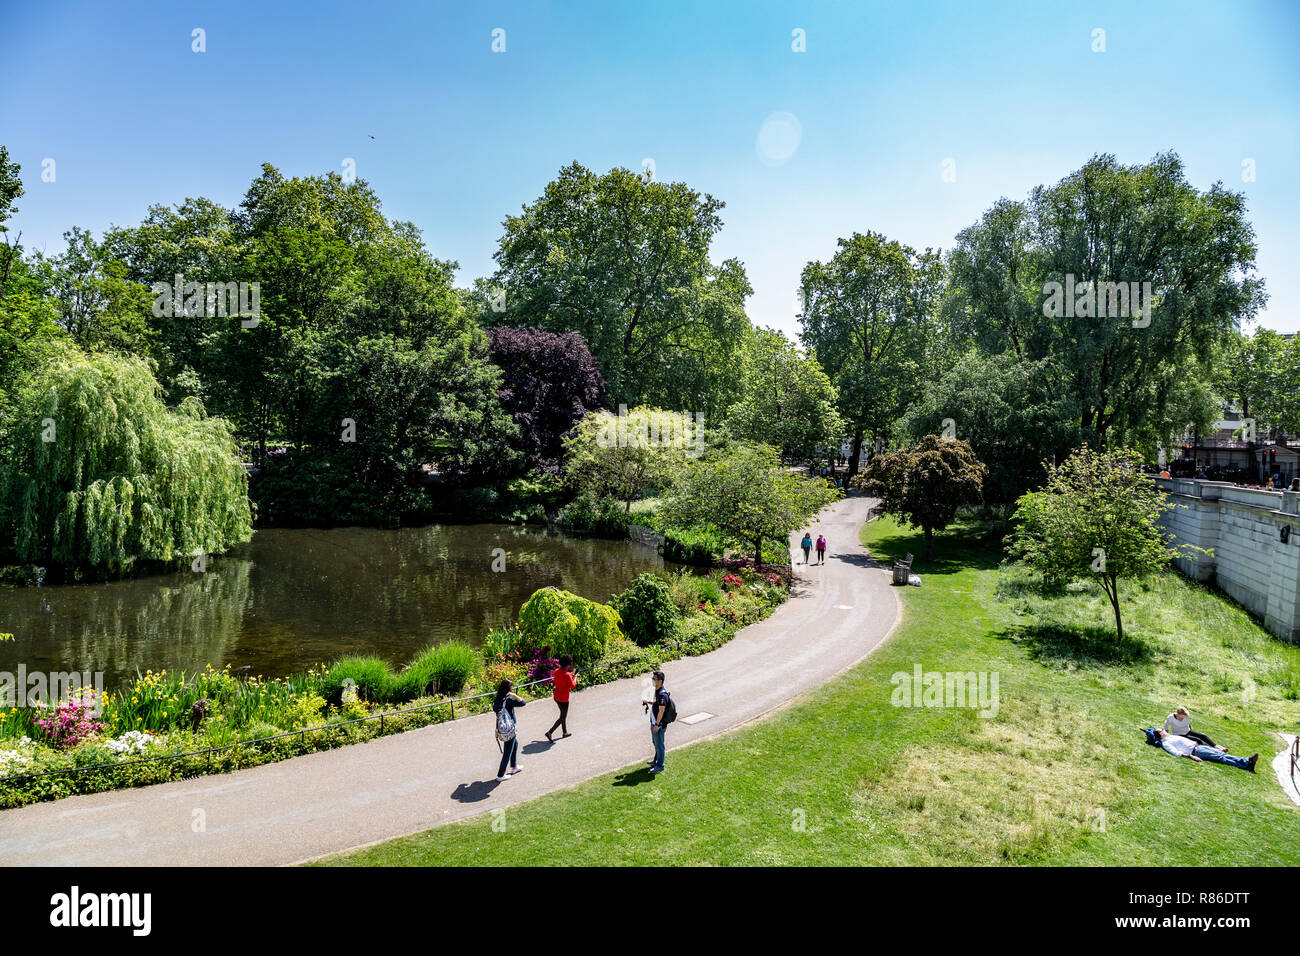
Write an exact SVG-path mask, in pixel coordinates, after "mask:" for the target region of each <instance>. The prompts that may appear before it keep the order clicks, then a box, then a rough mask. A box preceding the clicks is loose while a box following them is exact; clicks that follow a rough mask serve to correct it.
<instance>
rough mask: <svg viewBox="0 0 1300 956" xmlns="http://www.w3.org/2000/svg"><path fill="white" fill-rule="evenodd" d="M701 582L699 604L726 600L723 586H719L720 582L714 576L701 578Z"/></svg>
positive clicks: (718, 602)
mask: <svg viewBox="0 0 1300 956" xmlns="http://www.w3.org/2000/svg"><path fill="white" fill-rule="evenodd" d="M699 582H700V584H699V596H700V600H699V601H698V602H697V603H698V604H721V603H722V602H723V601H724V600H725V598H724V597H723V594H722V588H720V587H718V582H717V581H715V580H713V578H700V579H699Z"/></svg>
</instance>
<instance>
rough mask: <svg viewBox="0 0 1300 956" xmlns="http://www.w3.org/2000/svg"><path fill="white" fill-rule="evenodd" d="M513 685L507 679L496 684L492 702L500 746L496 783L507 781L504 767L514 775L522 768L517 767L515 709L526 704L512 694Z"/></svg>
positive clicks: (517, 730)
mask: <svg viewBox="0 0 1300 956" xmlns="http://www.w3.org/2000/svg"><path fill="white" fill-rule="evenodd" d="M514 689H515V683H514V681H512V680H510V679H509V678H506V679H503V680H502V681H501V683H499V684H497V697H496V700H494V701H493V702H492V712H493V713H495V714H496V715H497V743H498V744H499V745H500V746H501V766H500V767H498V768H497V783H501V782H502V781H503V780H509V779H510V778H509V776H508V775H507V774H506V765H507V764H509V765H510V773H512V774H515V773H519V771H521V770H523V769H524V768H523V767H521V766H519V728H518V724H516V723H515V708H516V707H523V706H524V705H525V704H526V703H528V702H527V701H526V700H524V699H523V698H522V697H520V696H519V695H518V694H516V693H514Z"/></svg>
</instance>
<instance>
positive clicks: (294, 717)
mask: <svg viewBox="0 0 1300 956" xmlns="http://www.w3.org/2000/svg"><path fill="white" fill-rule="evenodd" d="M324 708H325V698H324V697H321V696H320V695H319V694H295V695H294V696H293V698H292V700H291V701H290V702H289V704H288V705H287V706H286V707H284V708H283V709H282V710H281V712H280V715H281V719H282V720H283V721H284V723H285V729H286V730H298V729H300V728H302V727H315V726H316V725H317V724H320V723H322V722H323V721H322V719H321V713H320V712H321V711H322V710H323V709H324Z"/></svg>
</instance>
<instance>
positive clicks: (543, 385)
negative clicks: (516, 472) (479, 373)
mask: <svg viewBox="0 0 1300 956" xmlns="http://www.w3.org/2000/svg"><path fill="white" fill-rule="evenodd" d="M490 336H491V345H490V346H489V349H488V357H489V358H490V359H491V360H492V364H493V365H495V366H497V367H498V368H499V369H501V375H502V380H501V392H500V398H501V405H502V407H503V408H504V409H505V410H506V412H507V413H508V414H510V415H511V416H512V417H513V418H514V420H515V424H516V425H518V426H519V430H520V435H519V441H520V449H521V451H522V452H523V458H524V465H525V466H526V467H527V468H530V469H540V470H542V471H546V472H554V471H556V470H557V469H558V468H559V464H560V459H561V458H562V457H563V454H564V446H563V438H564V436H565V434H567V433H568V431H569V430H570V429H571V428H573V426H574V425H576V424H577V423H578V422H579V421H581V420H582V418H583V417H584V416H585V415H586V414H587V413H588V412H590V411H594V410H596V409H599V408H601V407H603V405H604V404H605V379H604V378H603V377H602V376H601V374H600V367H599V366H598V365H597V363H596V359H595V358H594V357H593V356H592V354H591V352H590V351H589V350H588V349H587V343H586V342H584V341H583V340H582V336H581V335H579V334H578V333H577V332H565V333H563V334H556V333H554V332H546V331H543V330H541V329H527V328H524V329H512V328H509V327H507V326H498V327H497V328H495V329H493V330H492V331H491V333H490Z"/></svg>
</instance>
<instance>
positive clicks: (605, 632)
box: [519, 588, 621, 662]
mask: <svg viewBox="0 0 1300 956" xmlns="http://www.w3.org/2000/svg"><path fill="white" fill-rule="evenodd" d="M619 624H620V618H619V615H618V612H617V611H615V610H614V609H613V608H609V607H606V606H605V605H603V604H597V603H596V602H595V601H588V600H587V599H586V598H581V597H578V595H576V594H570V593H569V592H568V591H561V590H559V589H558V588H542V589H541V590H539V591H535V592H534V593H533V596H532V597H530V598H529V599H528V600H527V601H525V602H524V606H523V607H521V608H520V609H519V630H520V632H521V633H522V634H523V636H524V640H525V642H526V643H527V645H528V646H529V647H530V648H541V647H550V648H551V651H552V652H553V653H555V654H557V655H558V654H569V655H571V656H572V657H573V659H574V660H575V661H579V662H584V661H592V660H595V659H596V658H598V657H600V655H601V653H603V652H604V650H605V645H606V644H607V643H608V642H609V639H610V638H611V637H613V636H614V635H616V634H619V633H621V632H620V631H619Z"/></svg>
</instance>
